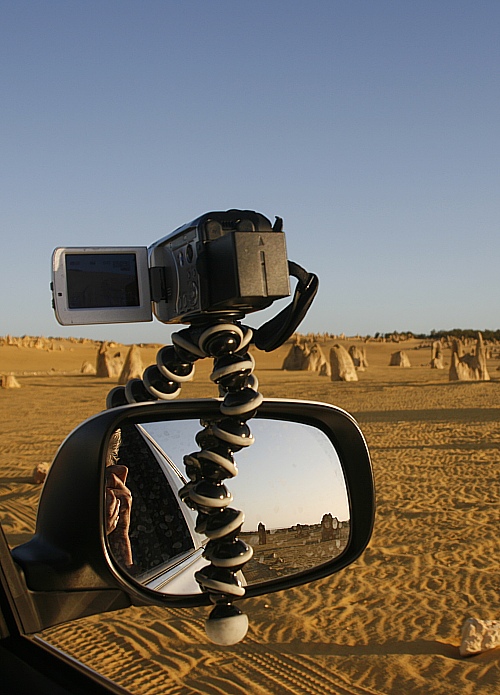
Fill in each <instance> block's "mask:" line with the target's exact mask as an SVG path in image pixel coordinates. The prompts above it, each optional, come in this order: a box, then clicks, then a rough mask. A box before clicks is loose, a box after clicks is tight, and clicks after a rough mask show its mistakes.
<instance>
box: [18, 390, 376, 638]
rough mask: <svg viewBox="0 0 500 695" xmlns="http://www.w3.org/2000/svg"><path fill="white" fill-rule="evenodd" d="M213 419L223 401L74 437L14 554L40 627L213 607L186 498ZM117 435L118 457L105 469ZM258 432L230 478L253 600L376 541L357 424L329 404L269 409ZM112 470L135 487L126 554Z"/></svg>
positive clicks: (131, 411) (100, 418) (105, 423)
mask: <svg viewBox="0 0 500 695" xmlns="http://www.w3.org/2000/svg"><path fill="white" fill-rule="evenodd" d="M218 418H220V401H219V400H218V399H206V400H205V399H195V400H180V401H176V402H168V403H164V402H154V403H141V404H137V405H128V406H123V407H118V408H114V409H111V410H107V411H104V412H103V413H100V414H98V415H96V416H94V417H92V418H90V419H89V420H87V421H85V422H84V423H82V424H81V425H80V426H79V427H77V428H76V429H75V430H74V431H73V432H72V433H71V434H70V435H69V436H68V438H67V439H66V440H65V442H63V444H62V445H61V447H60V449H59V451H58V453H57V455H56V457H55V460H54V462H53V464H52V467H51V470H50V472H49V475H48V477H47V480H46V482H45V486H44V489H43V492H42V496H41V499H40V505H39V510H38V517H37V527H36V534H35V536H34V538H33V539H32V540H31V541H29V542H28V543H26V544H24V545H21V546H18V547H17V548H15V549H14V550H13V551H12V556H13V558H14V560H15V562H16V563H17V565H18V566H19V567H20V568H21V570H22V572H23V573H24V576H25V581H26V584H27V587H28V589H29V590H30V592H31V596H32V599H33V602H34V605H35V609H36V610H37V613H38V622H39V625H40V628H44V627H49V626H52V625H55V624H57V623H58V622H63V621H65V620H69V619H74V618H76V617H83V616H84V615H89V614H92V613H96V612H101V611H104V610H110V609H113V608H119V607H123V606H124V605H128V604H130V603H133V604H144V603H146V604H157V605H167V606H179V607H182V606H184V607H187V606H198V605H206V604H209V603H210V599H209V597H208V595H207V594H205V593H202V592H201V591H200V589H199V586H198V584H197V582H196V581H195V579H194V576H195V573H196V571H197V569H199V568H200V567H201V566H203V565H204V564H206V559H205V558H204V552H205V546H206V541H207V539H206V537H205V536H204V535H203V533H199V532H197V530H196V528H195V526H196V520H195V518H194V513H193V512H192V510H191V509H189V507H188V506H187V505H186V504H184V503H183V502H182V501H181V499H180V498H181V497H182V493H181V494H179V493H180V492H181V491H182V488H183V486H184V485H185V484H186V482H187V479H186V477H185V472H184V466H183V458H184V456H185V455H189V454H190V453H191V452H192V451H193V449H195V448H196V444H195V435H196V433H197V432H198V431H199V429H200V420H202V421H203V422H215V421H217V419H218ZM117 432H120V435H121V443H120V445H119V448H118V449H117V450H115V452H114V455H115V457H117V459H118V460H115V461H110V450H111V449H112V446H113V441H114V439H116V433H117ZM252 433H253V435H254V437H255V443H254V444H253V445H252V446H251V447H249V448H248V449H246V450H243V451H239V452H238V453H236V454H235V460H236V463H237V465H238V476H237V477H236V478H235V479H233V480H232V481H231V482H230V488H231V492H232V493H233V496H234V505H235V506H237V507H238V508H239V509H241V510H243V512H244V513H245V515H246V518H245V523H244V525H243V527H242V528H241V532H240V537H241V538H243V539H244V540H246V542H247V543H248V544H249V545H251V546H252V547H253V549H254V553H253V558H252V559H251V560H250V561H249V562H248V563H247V565H246V566H245V567H244V568H243V570H242V583H243V584H244V585H245V596H246V597H252V596H259V595H261V594H264V593H268V592H272V591H279V590H282V589H287V588H289V587H292V586H297V585H299V584H303V583H306V582H310V581H313V580H315V579H319V578H322V577H325V576H328V575H330V574H333V573H334V572H337V571H339V570H341V569H343V568H344V567H346V566H347V565H349V564H351V563H352V562H353V561H354V560H355V559H356V558H357V557H358V556H359V555H360V554H361V553H362V551H363V550H364V548H365V547H366V545H367V543H368V541H369V539H370V536H371V533H372V528H373V520H374V506H375V501H374V488H373V477H372V470H371V463H370V457H369V453H368V449H367V446H366V443H365V441H364V438H363V435H362V433H361V431H360V429H359V427H358V425H357V424H356V422H355V420H354V419H353V418H352V417H351V416H350V415H349V414H348V413H346V412H345V411H343V410H341V409H339V408H336V407H334V406H331V405H326V404H320V403H314V402H303V401H293V400H264V402H263V403H262V405H261V406H260V407H259V409H258V412H257V414H256V416H255V417H254V418H253V419H252ZM110 463H111V465H112V466H116V465H117V466H118V467H121V469H122V472H121V475H122V478H123V480H122V482H123V481H124V486H125V487H126V488H127V489H128V490H129V491H130V492H131V503H130V509H129V512H130V518H129V524H128V526H127V534H126V536H127V538H126V540H127V541H128V548H126V549H125V550H126V551H127V552H126V553H125V555H124V552H123V543H122V541H123V538H124V534H120V533H118V534H116V530H115V529H113V528H110V518H111V517H110V509H111V507H110V505H109V504H107V503H106V500H107V488H108V487H109V475H107V472H108V474H109V467H108V466H107V465H106V464H110ZM115 470H117V469H115ZM108 497H109V496H108ZM108 502H109V499H108ZM122 504H125V503H124V502H123V503H122ZM123 509H124V507H122V511H123ZM117 516H119V515H117ZM128 550H130V554H128V555H127V553H128ZM42 592H43V597H44V600H43V603H42V601H41V600H40V601H39V605H38V607H37V596H38V595H39V596H41V595H42ZM47 597H49V598H48V599H47ZM50 598H52V601H51V600H50ZM42 606H43V608H42Z"/></svg>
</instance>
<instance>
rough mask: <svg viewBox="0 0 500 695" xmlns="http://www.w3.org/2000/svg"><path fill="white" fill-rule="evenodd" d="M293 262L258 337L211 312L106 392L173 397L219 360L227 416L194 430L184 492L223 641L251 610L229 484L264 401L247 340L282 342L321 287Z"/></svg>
mask: <svg viewBox="0 0 500 695" xmlns="http://www.w3.org/2000/svg"><path fill="white" fill-rule="evenodd" d="M289 267H290V273H291V274H293V275H295V277H297V278H298V280H299V283H298V285H297V288H296V292H295V296H294V299H293V301H292V303H291V304H290V305H289V306H288V307H287V308H286V309H284V310H283V311H282V312H281V313H280V314H278V316H276V317H274V318H273V319H271V321H269V322H268V323H267V324H265V325H264V326H262V327H261V328H260V329H258V331H257V332H256V335H255V336H254V332H253V330H252V329H251V328H249V327H248V326H243V325H242V324H241V323H240V321H239V318H241V317H240V316H238V317H235V316H234V315H233V316H231V315H229V314H225V315H219V316H217V315H214V316H211V317H206V316H205V317H204V318H203V319H201V320H199V321H198V322H193V324H192V325H190V326H189V327H188V328H186V329H183V330H181V331H179V332H177V333H174V334H173V335H172V343H173V345H167V346H165V347H163V348H162V349H161V350H159V352H158V354H157V360H156V365H151V366H150V367H147V368H146V369H145V371H144V373H143V378H142V380H141V379H132V380H131V381H129V382H128V383H127V384H126V386H125V387H123V386H122V387H116V388H115V389H113V390H112V391H110V393H109V394H108V397H107V399H106V405H107V407H108V408H112V407H116V406H119V405H125V404H126V403H134V402H142V401H151V400H157V399H161V400H171V399H174V398H176V397H177V396H178V395H179V393H180V391H181V387H182V383H183V382H184V381H188V380H190V379H191V378H192V377H193V375H194V370H195V366H194V365H195V362H196V361H197V360H199V359H203V358H205V357H211V358H212V359H213V371H212V374H211V375H210V378H211V380H212V381H213V382H214V383H216V384H217V385H218V387H219V394H220V396H221V397H222V398H223V400H222V402H221V405H220V412H221V416H222V418H221V420H218V421H217V422H216V423H215V422H206V423H202V424H203V425H204V429H203V430H201V431H200V432H198V434H197V435H196V443H197V445H198V446H199V447H200V451H197V452H194V453H191V454H188V455H187V456H185V457H184V464H185V467H186V474H187V477H188V478H189V482H188V483H187V484H186V485H185V486H184V487H183V488H182V489H181V490H180V493H179V494H180V497H181V499H182V500H183V501H184V503H185V504H187V505H188V506H189V507H190V508H191V509H193V510H194V511H196V512H197V519H196V526H195V528H196V531H197V532H199V533H201V534H205V535H206V536H207V538H208V539H209V540H208V543H207V545H206V547H205V550H204V553H203V556H204V557H205V558H206V559H207V560H208V561H209V563H210V564H208V565H207V566H206V567H203V568H202V569H201V570H199V571H198V572H196V573H195V579H196V581H197V582H198V583H199V585H200V587H201V589H202V591H204V592H206V593H208V595H209V596H210V599H211V601H212V603H213V604H214V608H213V610H212V612H211V613H210V616H209V618H208V620H207V621H206V631H207V635H208V637H209V638H210V639H211V640H212V641H213V642H215V643H217V644H235V643H236V642H239V641H240V640H242V639H243V637H244V636H245V634H246V632H247V629H248V618H247V616H246V615H244V614H243V613H241V611H240V610H239V609H238V608H236V606H234V605H233V601H234V600H235V599H238V598H241V597H243V596H244V594H245V588H244V586H243V584H242V582H241V579H240V577H239V576H238V575H239V574H240V575H241V570H242V568H243V567H244V565H245V564H246V563H247V562H248V561H249V560H250V559H251V558H252V555H253V550H252V548H251V547H250V546H249V545H247V544H246V543H245V542H244V541H242V540H241V539H239V538H238V534H239V532H240V530H241V527H242V525H243V522H244V520H245V516H244V514H243V512H242V511H239V510H237V509H233V508H232V507H231V506H230V504H231V502H232V499H233V497H232V495H231V493H230V492H229V491H228V489H227V488H226V486H225V484H224V481H225V480H227V479H230V478H233V477H234V476H236V475H237V473H238V469H237V466H236V463H235V461H234V458H233V454H234V453H236V452H238V451H240V450H241V449H243V448H244V447H247V446H250V445H251V444H252V443H253V441H254V438H253V436H252V434H251V431H250V428H249V426H248V424H247V421H248V420H250V419H251V418H252V417H253V416H254V414H255V413H256V410H257V408H258V407H259V405H260V404H261V403H262V400H263V396H262V394H261V393H259V391H258V381H257V378H256V376H255V375H254V374H253V370H254V367H255V361H254V359H253V357H252V355H251V354H250V353H249V352H248V347H249V345H250V343H251V342H254V343H255V344H256V345H257V347H259V348H260V349H264V350H266V351H271V350H274V349H275V348H276V347H279V346H280V345H281V344H282V343H283V342H284V341H285V340H286V339H287V338H288V337H289V336H290V335H291V334H292V333H293V331H294V330H295V328H296V327H297V325H298V323H300V321H301V320H302V318H303V316H304V315H305V313H306V312H307V309H308V308H309V306H310V304H311V302H312V300H313V298H314V296H315V294H316V291H317V287H318V280H317V277H316V276H315V275H313V274H309V273H307V272H306V271H304V270H303V269H302V268H300V266H297V265H296V264H294V263H291V262H289Z"/></svg>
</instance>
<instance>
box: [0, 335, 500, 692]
mask: <svg viewBox="0 0 500 695" xmlns="http://www.w3.org/2000/svg"><path fill="white" fill-rule="evenodd" d="M352 343H353V341H349V340H346V341H342V344H343V345H344V346H345V347H346V349H348V348H349V347H350V345H351V344H352ZM331 344H333V341H329V342H327V343H325V345H324V346H322V349H323V351H324V352H325V354H328V352H329V348H330V345H331ZM358 344H359V345H360V346H364V347H365V348H366V355H367V359H368V364H369V366H368V368H367V369H366V370H365V371H364V372H359V375H358V376H359V380H358V381H357V382H350V383H344V382H332V381H330V379H329V378H328V377H322V376H319V375H318V374H316V373H314V372H307V371H298V372H284V371H282V370H281V365H282V363H283V360H284V358H285V357H286V354H287V352H288V350H289V348H290V345H288V346H283V347H282V348H280V350H278V351H276V352H275V353H272V354H270V355H267V354H264V353H260V352H258V351H255V352H254V354H255V357H256V362H257V367H256V373H257V375H258V377H259V388H260V390H261V392H262V393H263V394H264V396H266V397H289V398H304V399H308V400H319V401H324V402H328V403H333V404H335V405H338V406H340V407H342V408H345V409H346V410H348V411H349V412H351V413H352V414H353V415H354V416H355V417H356V418H357V420H358V422H359V423H360V425H361V427H362V429H363V432H364V434H365V437H366V439H367V442H368V445H369V448H370V451H371V455H372V459H373V465H374V471H375V478H376V487H377V502H378V511H377V519H376V527H375V532H374V536H373V538H372V541H371V543H370V546H369V548H368V549H367V551H366V552H365V553H364V554H363V556H362V557H361V558H360V559H359V560H358V561H357V562H355V563H354V564H353V565H352V566H350V567H349V568H347V569H346V570H344V571H343V572H340V573H339V574H337V575H334V576H333V577H330V578H327V579H324V580H321V581H318V582H316V583H314V584H310V585H307V586H305V587H299V588H296V589H293V590H290V591H287V592H281V593H277V594H270V595H268V596H262V597H260V598H257V599H252V600H248V601H245V602H244V604H243V606H244V610H245V612H246V613H247V614H248V615H249V618H250V629H249V634H248V636H247V638H246V639H245V640H244V642H242V643H240V644H238V645H236V646H234V647H226V648H221V647H217V646H215V645H213V644H211V643H209V642H208V640H207V638H206V635H205V632H204V625H203V622H204V619H205V617H206V614H207V611H206V610H205V609H196V610H188V609H185V610H184V609H182V610H181V609H175V610H166V609H161V608H157V607H140V608H139V607H135V608H129V609H126V610H122V611H117V612H115V613H108V614H106V615H101V616H95V617H91V618H87V619H83V620H81V621H77V622H74V623H71V624H67V625H59V626H56V627H54V628H52V629H50V630H47V631H46V632H45V633H44V637H45V638H46V639H47V640H49V641H50V642H52V643H53V644H55V645H57V646H58V647H60V648H61V649H64V650H65V651H67V652H68V653H70V654H72V655H74V656H75V657H77V658H78V659H80V660H82V661H84V662H85V663H87V664H89V665H90V666H92V667H93V668H95V669H96V670H98V671H99V672H101V673H103V674H104V675H106V676H107V677H109V678H112V679H114V680H116V681H117V682H118V683H121V684H123V685H124V686H126V687H127V688H129V689H130V690H131V692H133V693H148V695H149V694H151V693H162V694H163V693H165V694H167V695H170V694H172V695H174V694H175V695H188V694H191V693H210V694H211V695H212V694H219V693H220V694H221V695H222V694H223V693H224V694H230V695H240V694H241V695H243V693H256V694H258V695H261V694H262V695H264V694H266V695H268V694H269V693H271V694H277V695H278V694H281V693H298V694H301V695H302V694H303V695H306V694H307V695H309V694H313V695H316V694H317V695H324V694H325V693H334V694H335V693H339V694H342V695H344V694H345V695H348V694H350V695H374V694H379V695H381V694H391V695H396V694H397V695H399V694H400V693H405V695H417V694H418V695H420V694H421V693H425V694H426V695H450V693H463V694H465V695H469V694H470V695H472V694H474V695H477V694H478V693H481V694H484V695H486V693H488V695H490V694H491V693H495V692H500V652H499V651H498V650H492V651H490V652H485V653H483V654H481V655H479V656H476V657H472V658H468V659H463V658H460V657H459V652H458V645H459V643H460V628H461V625H462V623H463V621H464V620H465V618H467V617H469V616H473V617H478V618H494V619H500V598H499V596H500V561H499V559H498V558H499V553H498V546H499V541H498V538H499V524H498V519H499V508H500V485H499V475H498V467H499V466H500V372H499V371H497V368H498V367H499V366H500V360H498V359H489V360H488V370H489V374H490V376H491V381H489V382H479V383H478V382H471V383H456V382H449V381H448V367H447V366H445V369H443V370H435V369H434V370H433V369H431V368H430V366H429V364H430V359H431V351H430V347H429V348H424V349H419V345H420V341H416V340H414V341H406V342H405V343H403V344H402V345H398V346H395V345H393V344H390V343H368V344H366V345H364V344H361V343H358ZM62 347H63V348H64V349H63V350H51V351H43V350H40V349H35V348H26V347H24V348H23V347H14V346H4V347H0V373H14V374H15V375H16V377H17V379H18V381H19V383H20V385H21V388H20V389H12V390H10V389H2V390H0V416H1V422H2V428H1V432H2V446H1V448H0V518H1V521H2V524H3V526H4V530H5V531H6V533H7V536H8V539H9V542H10V543H11V545H16V544H18V543H21V542H24V541H26V540H27V539H28V538H29V537H30V536H31V534H32V533H33V531H34V525H35V518H36V503H37V499H38V496H39V493H40V489H41V486H39V485H35V484H34V483H33V482H32V472H33V468H34V467H35V465H36V464H37V463H39V462H41V461H49V462H50V461H51V460H52V458H53V456H54V454H55V452H56V450H57V447H58V446H59V444H60V443H61V441H62V440H63V439H64V437H65V436H66V435H67V434H68V433H69V432H70V431H71V429H72V428H73V427H75V426H76V425H77V424H78V423H79V422H80V421H81V420H83V419H84V418H86V417H89V416H91V415H93V414H94V413H96V412H97V411H99V410H102V409H103V408H104V401H105V397H106V393H107V392H108V391H109V389H110V388H112V387H113V386H115V385H116V382H117V379H105V378H96V377H95V376H88V375H83V374H80V368H81V365H82V363H83V362H84V361H85V360H88V361H90V362H92V363H94V364H95V358H96V352H97V345H96V344H92V343H78V342H76V343H70V342H68V341H63V342H62ZM121 348H122V349H123V350H124V354H126V351H127V347H124V346H121ZM396 349H398V350H399V349H404V350H405V352H407V354H408V356H409V358H410V362H411V365H412V366H411V367H410V368H400V367H389V361H390V356H391V354H392V353H393V352H395V351H396ZM155 354H156V349H155V348H154V347H147V348H141V358H142V362H143V364H144V365H148V364H151V363H152V362H153V361H154V359H155ZM444 360H445V363H446V362H447V363H448V365H449V362H450V351H449V350H445V351H444ZM209 373H210V364H208V361H205V362H204V363H200V364H198V365H197V367H196V374H195V379H194V381H193V382H190V383H187V384H186V385H185V386H184V387H183V390H182V396H181V397H196V396H204V397H205V396H215V395H216V389H215V387H214V385H213V384H212V383H211V382H210V381H209V378H208V375H209ZM236 501H237V500H236V499H235V503H236Z"/></svg>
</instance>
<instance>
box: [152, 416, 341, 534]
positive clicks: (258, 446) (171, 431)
mask: <svg viewBox="0 0 500 695" xmlns="http://www.w3.org/2000/svg"><path fill="white" fill-rule="evenodd" d="M250 426H251V431H252V434H253V436H254V438H255V442H254V444H252V445H251V446H250V447H247V448H246V449H242V450H241V451H238V452H237V453H236V454H235V455H234V458H235V461H236V464H237V466H238V475H237V477H236V478H233V479H230V480H227V481H225V484H226V486H227V488H228V489H229V490H230V491H231V493H232V494H233V496H234V501H233V503H232V505H231V506H233V507H235V508H237V509H241V510H243V511H244V513H245V524H244V527H243V531H244V532H254V531H257V528H258V525H259V523H262V524H264V525H265V527H266V528H267V529H279V528H291V527H292V526H295V525H297V524H304V525H311V524H320V523H321V520H322V518H323V516H324V515H325V514H331V515H332V517H334V518H336V519H338V520H339V521H347V520H348V519H349V502H348V496H347V490H346V486H345V481H344V475H343V472H342V468H341V465H340V461H339V458H338V455H337V452H336V451H335V449H334V447H333V444H332V442H331V441H330V439H329V438H328V437H327V436H326V435H325V434H324V433H323V432H322V431H321V430H319V429H317V428H315V427H311V426H310V425H306V424H302V423H297V422H287V421H282V420H279V421H278V420H267V419H260V418H254V419H252V421H251V423H250ZM142 427H144V429H145V430H146V431H147V432H148V433H149V434H150V436H151V437H152V438H153V439H154V440H155V441H156V442H157V443H158V444H159V446H160V447H161V448H162V449H163V451H164V452H165V453H166V454H167V455H168V456H169V457H170V458H171V459H172V461H173V462H174V463H175V465H176V466H177V467H178V468H179V470H180V471H181V472H182V473H184V463H183V457H184V456H185V455H186V454H190V453H192V452H195V451H199V447H198V446H197V444H196V442H195V435H196V433H197V432H199V431H200V430H201V429H202V427H201V426H200V423H199V421H198V420H177V421H169V422H153V423H145V424H143V425H142Z"/></svg>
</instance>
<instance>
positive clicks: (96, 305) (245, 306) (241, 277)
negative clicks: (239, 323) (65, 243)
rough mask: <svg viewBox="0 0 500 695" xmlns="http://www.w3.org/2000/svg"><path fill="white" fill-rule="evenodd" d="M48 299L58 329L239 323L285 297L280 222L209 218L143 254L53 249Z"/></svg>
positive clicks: (249, 214)
mask: <svg viewBox="0 0 500 695" xmlns="http://www.w3.org/2000/svg"><path fill="white" fill-rule="evenodd" d="M52 292H53V306H54V310H55V312H56V317H57V320H58V321H59V323H61V324H62V325H81V324H94V323H124V322H127V323H128V322H133V321H150V320H152V312H151V309H152V310H153V312H154V315H155V316H156V318H157V319H158V320H159V321H161V322H163V323H192V322H193V321H196V320H198V319H202V318H203V317H206V316H211V315H214V314H215V315H222V316H223V315H227V314H229V315H231V316H235V317H237V318H241V317H243V316H244V315H245V314H247V313H250V312H253V311H258V310H260V309H264V308H266V307H268V306H270V305H271V304H272V303H273V302H274V301H275V300H276V299H281V298H283V297H287V296H289V295H290V280H289V269H288V259H287V252H286V243H285V235H284V233H283V231H282V230H281V220H280V219H279V218H277V221H276V223H275V225H274V227H273V226H272V225H271V223H270V221H269V220H268V219H267V218H266V217H265V216H264V215H262V214H260V213H257V212H254V211H252V210H227V211H225V212H208V213H205V214H204V215H201V216H200V217H197V218H196V219H195V220H193V221H192V222H189V223H187V224H185V225H183V226H182V227H179V228H178V229H176V230H175V231H173V232H172V233H171V234H169V235H168V236H166V237H164V238H162V239H160V240H159V241H157V242H155V243H154V244H152V245H151V246H150V247H149V248H148V249H146V248H145V247H122V248H115V247H106V248H96V247H82V248H58V249H56V250H55V251H54V253H53V257H52Z"/></svg>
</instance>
